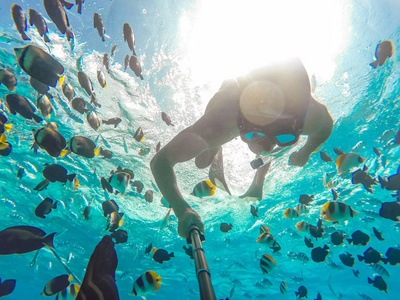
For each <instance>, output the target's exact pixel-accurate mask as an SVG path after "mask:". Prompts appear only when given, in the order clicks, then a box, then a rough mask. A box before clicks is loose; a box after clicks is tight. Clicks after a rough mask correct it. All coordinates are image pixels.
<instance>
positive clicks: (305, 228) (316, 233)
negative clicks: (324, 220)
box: [296, 221, 324, 238]
mask: <svg viewBox="0 0 400 300" xmlns="http://www.w3.org/2000/svg"><path fill="white" fill-rule="evenodd" d="M296 229H297V230H298V231H300V232H308V233H310V234H311V235H312V236H313V237H315V238H321V237H322V235H323V234H324V229H323V228H322V227H317V226H314V225H311V224H309V223H307V222H303V221H301V222H298V223H297V224H296Z"/></svg>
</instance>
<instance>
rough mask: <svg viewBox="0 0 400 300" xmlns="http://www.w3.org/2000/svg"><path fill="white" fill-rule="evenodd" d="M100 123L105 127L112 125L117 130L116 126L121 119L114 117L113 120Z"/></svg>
mask: <svg viewBox="0 0 400 300" xmlns="http://www.w3.org/2000/svg"><path fill="white" fill-rule="evenodd" d="M101 122H102V123H103V124H106V125H114V128H117V126H118V124H119V123H121V122H122V119H121V118H118V117H114V118H110V119H108V120H102V121H101Z"/></svg>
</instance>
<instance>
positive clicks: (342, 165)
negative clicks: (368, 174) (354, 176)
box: [335, 152, 366, 175]
mask: <svg viewBox="0 0 400 300" xmlns="http://www.w3.org/2000/svg"><path fill="white" fill-rule="evenodd" d="M365 161H366V158H363V157H361V156H360V155H358V154H357V153H354V152H350V153H345V154H341V155H339V156H338V158H336V161H335V164H336V167H337V172H338V174H339V175H340V174H343V173H346V172H348V171H350V170H351V169H353V168H356V167H358V166H359V165H360V164H362V163H364V162H365Z"/></svg>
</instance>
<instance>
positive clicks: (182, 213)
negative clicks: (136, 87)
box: [151, 58, 333, 238]
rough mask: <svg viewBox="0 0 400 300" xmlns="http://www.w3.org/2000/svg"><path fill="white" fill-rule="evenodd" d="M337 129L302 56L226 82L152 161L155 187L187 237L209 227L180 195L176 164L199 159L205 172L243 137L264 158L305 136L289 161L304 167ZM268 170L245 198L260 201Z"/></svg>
mask: <svg viewBox="0 0 400 300" xmlns="http://www.w3.org/2000/svg"><path fill="white" fill-rule="evenodd" d="M332 128H333V120H332V117H331V115H330V114H329V111H328V109H327V108H326V106H325V105H323V104H321V103H319V102H317V101H316V100H315V99H314V98H313V97H312V96H311V91H310V82H309V78H308V75H307V72H306V70H305V68H304V66H303V64H302V62H301V61H300V60H299V59H298V58H295V59H291V60H288V61H284V62H279V63H276V64H273V65H270V66H267V67H263V68H259V69H256V70H254V71H252V72H250V73H249V74H248V75H247V76H242V77H238V78H236V79H231V80H226V81H224V82H223V84H222V86H221V88H220V90H219V91H218V92H217V93H216V94H215V95H214V96H213V97H212V99H211V100H210V102H209V103H208V105H207V108H206V111H205V113H204V115H203V116H202V117H201V118H200V119H199V120H197V121H196V122H195V123H194V124H193V125H191V126H189V127H187V128H186V129H184V130H183V131H181V132H180V133H178V134H177V135H176V136H175V137H174V138H173V139H172V140H171V141H170V142H169V143H168V144H167V145H165V146H164V147H163V148H162V149H161V150H160V151H159V152H158V153H157V154H156V155H155V156H154V158H153V159H152V161H151V169H152V172H153V176H154V178H155V180H156V183H157V185H158V187H159V189H160V191H161V192H162V194H163V196H164V197H165V199H166V200H167V201H168V202H169V204H170V205H171V207H172V208H173V210H174V213H175V215H176V216H177V218H178V232H179V235H180V236H181V237H184V238H187V237H188V234H189V228H190V226H191V225H196V226H198V227H199V229H200V231H202V232H204V225H203V223H202V221H201V218H200V216H199V215H198V214H197V212H196V211H194V210H193V209H192V208H191V207H190V205H189V204H188V203H187V202H186V201H185V199H184V197H183V196H182V194H181V192H180V191H179V188H178V186H177V182H176V176H175V172H174V169H173V167H174V165H175V164H176V163H180V162H184V161H188V160H190V159H192V158H195V163H196V166H197V167H198V168H206V167H208V166H210V165H211V164H212V162H213V160H214V158H215V156H216V154H217V153H218V152H219V150H220V148H221V146H222V145H224V144H225V143H227V142H229V141H231V140H233V139H234V138H236V137H238V136H240V137H241V139H242V140H243V141H244V142H245V143H247V144H248V146H249V148H250V150H251V151H252V152H254V153H256V154H257V155H264V154H268V153H269V152H271V151H273V150H274V148H275V147H276V146H279V147H281V148H284V147H288V146H291V145H293V144H295V143H296V142H297V141H298V139H299V136H300V135H307V136H308V139H307V142H306V143H305V145H304V146H303V147H302V148H301V149H300V150H299V151H296V152H293V153H292V154H291V156H290V159H289V164H290V165H294V166H304V165H305V164H306V163H307V161H308V159H309V157H310V154H311V153H312V152H313V151H315V150H316V149H317V148H318V146H320V145H321V144H322V143H324V142H325V141H326V140H327V139H328V137H329V136H330V134H331V132H332ZM269 168H270V164H269V163H267V164H265V165H263V166H261V167H259V168H258V169H257V173H256V176H255V178H254V180H253V183H252V185H251V187H250V189H249V190H248V191H247V192H246V194H245V195H243V197H250V196H251V197H255V198H257V199H259V200H261V198H262V188H263V184H264V179H265V175H266V174H267V173H268V169H269Z"/></svg>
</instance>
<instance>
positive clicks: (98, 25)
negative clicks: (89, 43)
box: [93, 12, 105, 42]
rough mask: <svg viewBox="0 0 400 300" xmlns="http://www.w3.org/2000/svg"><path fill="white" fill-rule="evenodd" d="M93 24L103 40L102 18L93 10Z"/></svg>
mask: <svg viewBox="0 0 400 300" xmlns="http://www.w3.org/2000/svg"><path fill="white" fill-rule="evenodd" d="M93 26H94V28H97V32H98V33H99V36H100V37H101V40H102V41H103V42H104V41H105V39H104V33H105V30H104V27H103V20H102V19H101V17H100V15H99V14H98V13H97V12H95V13H94V14H93Z"/></svg>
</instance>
